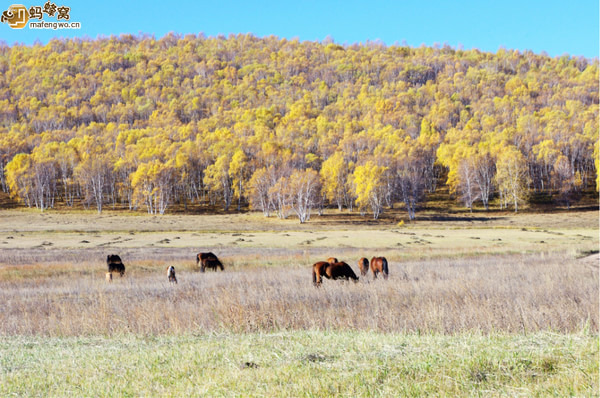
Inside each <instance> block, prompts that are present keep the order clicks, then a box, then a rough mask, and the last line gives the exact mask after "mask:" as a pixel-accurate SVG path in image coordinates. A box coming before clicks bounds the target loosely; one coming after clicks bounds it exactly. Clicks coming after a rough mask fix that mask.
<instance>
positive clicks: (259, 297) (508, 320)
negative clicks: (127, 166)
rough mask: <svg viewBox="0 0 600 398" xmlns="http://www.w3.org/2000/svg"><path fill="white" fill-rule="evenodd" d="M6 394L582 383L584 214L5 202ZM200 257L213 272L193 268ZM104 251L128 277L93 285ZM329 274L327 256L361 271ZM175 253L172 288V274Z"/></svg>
mask: <svg viewBox="0 0 600 398" xmlns="http://www.w3.org/2000/svg"><path fill="white" fill-rule="evenodd" d="M0 245H1V246H0V248H1V249H0V302H2V311H0V336H1V337H0V358H1V359H0V395H3V396H6V395H26V396H90V395H93V396H182V395H192V396H194V395H195V396H200V395H207V396H332V395H342V396H399V395H401V396H423V395H438V396H499V395H511V396H515V395H516V396H547V395H559V396H564V395H576V396H594V394H596V393H597V391H598V386H599V383H598V360H599V353H598V352H599V349H598V348H599V347H598V328H599V305H598V296H599V283H598V211H572V212H563V213H560V212H555V213H550V214H533V213H529V214H519V215H514V214H510V213H490V214H487V213H485V214H482V213H475V214H472V215H471V214H467V215H465V214H460V215H455V216H453V215H448V216H445V217H443V218H442V217H436V216H435V215H427V214H425V215H424V216H423V217H422V220H420V221H419V222H416V223H410V224H406V225H399V224H398V223H397V222H396V221H395V220H393V219H387V220H386V219H383V220H381V221H379V222H371V221H369V219H368V218H367V217H365V218H361V216H359V215H358V214H353V215H350V214H347V215H345V216H340V215H339V214H337V213H335V212H332V213H331V214H327V213H326V214H325V215H324V216H322V217H314V218H313V220H311V221H310V222H309V223H307V224H298V223H297V220H296V221H294V220H285V221H281V220H275V219H264V218H262V217H261V216H258V215H256V214H253V213H246V214H235V215H226V214H222V215H192V216H186V215H169V216H162V217H147V216H139V215H135V214H123V213H119V212H115V213H107V214H102V215H96V214H89V213H85V214H73V213H61V212H47V213H43V214H40V213H35V212H30V211H22V210H4V211H0ZM208 250H210V251H213V252H214V253H216V254H217V255H218V256H219V257H220V258H221V259H222V261H223V263H224V264H225V267H226V268H225V272H206V273H200V272H199V271H198V269H197V267H196V264H195V260H194V256H195V253H197V252H199V251H208ZM111 253H118V254H120V255H121V257H122V258H123V261H124V263H125V264H126V267H127V273H126V276H125V277H124V278H119V277H115V280H114V281H113V283H111V284H108V283H107V282H106V281H105V280H104V273H105V270H106V263H105V259H106V255H107V254H111ZM374 255H384V256H386V257H387V258H388V260H389V262H390V278H389V279H388V280H387V281H385V280H382V279H377V280H373V277H372V276H371V275H368V276H366V277H361V278H360V280H359V282H358V283H348V282H340V281H330V280H325V282H324V283H323V285H322V286H321V287H320V288H315V287H314V286H313V285H312V280H311V268H310V265H311V264H312V263H313V262H315V261H318V260H322V259H325V258H327V257H329V256H336V257H338V258H339V259H341V260H344V261H346V262H348V263H349V264H350V265H351V266H352V267H353V269H354V270H355V272H357V273H358V267H357V265H356V261H357V260H358V258H360V257H363V256H365V257H369V258H370V257H372V256H374ZM168 265H174V266H175V267H176V269H177V276H178V280H179V283H178V284H176V285H174V284H169V282H168V281H167V277H166V268H167V266H168Z"/></svg>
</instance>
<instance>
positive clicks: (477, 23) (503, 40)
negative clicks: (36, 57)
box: [0, 0, 599, 58]
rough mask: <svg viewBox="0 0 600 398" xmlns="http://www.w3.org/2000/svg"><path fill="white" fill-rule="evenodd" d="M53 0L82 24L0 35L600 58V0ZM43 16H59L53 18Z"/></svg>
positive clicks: (29, 0)
mask: <svg viewBox="0 0 600 398" xmlns="http://www.w3.org/2000/svg"><path fill="white" fill-rule="evenodd" d="M3 1H4V3H3V5H2V10H1V11H4V10H6V9H8V7H9V6H10V5H11V4H23V5H24V6H26V7H27V8H29V7H31V6H44V4H45V2H46V0H39V1H35V0H23V1H22V0H13V1H12V2H10V1H8V2H7V1H6V0H3ZM50 2H51V3H54V4H56V5H57V6H63V5H64V6H67V7H71V12H70V21H72V22H80V23H81V26H82V27H81V29H79V30H35V29H30V28H29V27H25V28H23V29H21V30H17V29H12V28H10V27H8V25H7V24H2V25H1V26H0V40H3V41H5V42H6V43H7V44H8V45H12V44H14V43H15V42H18V43H24V44H27V45H30V44H32V43H33V42H34V41H35V40H36V39H37V40H40V41H41V42H42V43H47V42H48V40H50V39H51V38H53V37H89V38H96V37H97V36H98V35H103V36H110V35H116V36H118V35H120V34H123V33H132V34H138V33H149V34H154V35H155V36H156V37H157V38H158V37H162V36H164V35H165V34H166V33H168V32H176V33H181V34H186V33H200V32H203V33H204V34H205V35H206V36H216V35H218V34H225V35H228V34H230V33H253V34H254V35H256V36H259V37H263V36H268V35H275V36H278V37H285V38H288V39H289V38H294V37H297V38H299V39H300V40H302V41H304V40H311V41H315V40H318V41H322V40H323V39H325V38H326V37H327V36H329V37H331V38H333V39H334V41H335V42H336V43H340V44H345V43H347V44H353V43H361V42H362V43H364V42H365V41H367V40H371V41H374V40H381V41H383V42H385V43H386V44H388V45H392V44H395V43H399V44H402V43H406V44H408V45H410V46H412V47H418V46H420V45H421V44H425V45H427V46H432V45H434V44H435V43H439V44H440V45H443V44H445V43H447V44H449V45H450V46H452V47H459V46H462V47H464V48H465V49H470V48H478V49H480V50H482V51H490V52H496V51H497V50H498V49H499V48H500V47H504V48H507V49H518V50H521V51H523V50H532V51H534V52H535V53H540V52H542V51H545V52H546V53H548V54H549V55H550V56H560V55H563V54H569V55H573V56H580V55H583V56H585V57H588V58H593V57H598V47H599V27H598V26H599V2H598V0H582V1H576V2H568V1H566V0H562V1H555V0H546V1H527V0H521V1H513V0H505V1H501V0H493V1H486V0H479V1H451V0H448V1H416V0H412V1H410V2H409V1H401V0H398V1H353V0H345V1H325V0H322V1H312V0H308V1H302V0H295V1H284V0H280V1H251V0H246V1H244V0H230V1H228V0H219V1H211V2H208V1H183V0H179V1H177V0H175V1H170V2H151V1H148V2H141V1H128V0H121V1H116V0H103V1H93V2H89V1H81V0H54V1H53V0H51V1H50ZM145 3H146V4H145ZM574 4H575V5H574ZM1 11H0V12H1ZM44 20H45V21H50V22H56V21H57V20H56V18H49V17H45V18H44Z"/></svg>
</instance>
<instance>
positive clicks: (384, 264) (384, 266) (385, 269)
mask: <svg viewBox="0 0 600 398" xmlns="http://www.w3.org/2000/svg"><path fill="white" fill-rule="evenodd" d="M381 262H382V273H383V279H387V278H388V274H389V271H388V263H387V259H386V258H385V257H382V259H381Z"/></svg>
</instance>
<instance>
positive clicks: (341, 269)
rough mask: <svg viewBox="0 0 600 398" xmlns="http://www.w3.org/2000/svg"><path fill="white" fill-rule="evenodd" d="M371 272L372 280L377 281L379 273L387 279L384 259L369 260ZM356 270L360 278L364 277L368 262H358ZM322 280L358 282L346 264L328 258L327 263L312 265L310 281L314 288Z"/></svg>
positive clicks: (364, 259) (387, 272)
mask: <svg viewBox="0 0 600 398" xmlns="http://www.w3.org/2000/svg"><path fill="white" fill-rule="evenodd" d="M370 266H371V272H372V273H373V279H377V275H378V274H379V273H381V274H382V275H383V278H384V279H387V278H388V275H389V270H388V263H387V260H386V258H385V257H373V258H372V259H371V263H370ZM358 269H359V270H360V274H361V275H362V276H366V275H367V273H368V272H369V260H367V259H366V258H365V257H363V258H361V259H360V260H358ZM323 278H327V279H345V280H350V279H352V280H353V281H354V282H357V281H358V276H356V274H355V273H354V271H353V270H352V267H350V266H349V265H348V264H346V263H345V262H343V261H338V259H337V258H335V257H330V258H328V259H327V261H319V262H317V263H315V264H313V269H312V279H313V284H314V285H315V286H319V285H320V284H321V283H322V282H323Z"/></svg>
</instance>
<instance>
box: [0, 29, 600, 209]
mask: <svg viewBox="0 0 600 398" xmlns="http://www.w3.org/2000/svg"><path fill="white" fill-rule="evenodd" d="M0 71H1V72H2V73H1V74H0V115H1V117H0V185H1V187H2V189H3V190H4V191H5V192H10V194H11V195H12V197H13V198H15V199H18V200H19V202H20V203H21V204H24V205H26V206H31V207H37V208H39V209H41V210H44V209H46V208H51V207H55V206H57V205H60V206H66V207H76V208H77V207H81V206H84V207H94V208H96V209H97V210H98V212H101V211H102V209H103V208H105V207H106V206H110V207H111V208H112V207H117V208H125V209H144V210H147V211H148V212H149V213H153V214H156V213H161V214H162V213H164V212H170V211H172V210H173V209H175V208H177V209H187V207H188V206H206V208H214V207H215V206H219V207H222V208H224V209H226V210H228V209H230V208H234V207H237V208H238V209H239V208H245V207H246V206H248V205H249V206H250V207H251V208H252V209H257V210H261V211H262V212H263V213H264V214H265V215H271V214H276V215H278V216H279V217H282V218H285V217H288V216H290V215H291V214H295V215H297V216H298V217H299V218H300V219H301V220H302V221H305V220H307V219H308V218H309V217H310V212H311V210H312V211H317V210H318V209H321V208H322V207H323V206H337V207H338V208H340V209H341V208H344V207H347V208H349V209H356V208H358V209H359V210H360V211H361V212H369V213H372V215H373V217H374V218H378V217H379V216H380V214H381V213H382V212H384V211H387V209H389V208H390V207H392V206H393V205H395V204H396V205H400V206H402V207H403V208H404V209H406V211H407V214H408V217H409V219H413V218H414V217H415V212H416V211H417V210H418V209H419V206H420V205H421V204H422V203H423V200H424V198H425V197H426V196H427V195H429V196H431V195H432V193H434V192H436V191H437V190H439V188H444V190H445V192H447V194H446V197H448V195H449V196H450V197H452V198H453V200H454V199H455V200H456V201H457V202H459V203H460V204H461V205H463V206H466V207H472V206H473V205H474V204H475V205H476V206H481V207H484V208H488V207H490V206H492V207H495V208H497V209H499V210H502V209H510V210H511V211H512V210H515V211H517V210H519V209H522V208H523V206H527V205H529V204H536V203H538V202H539V201H540V200H541V201H542V202H544V203H546V204H550V205H551V206H566V207H570V206H572V205H573V204H576V203H577V202H578V200H579V199H580V198H581V197H582V195H583V194H584V193H585V192H588V193H589V192H591V191H592V190H594V189H597V187H598V171H597V170H598V151H599V144H598V128H599V127H598V103H599V99H598V91H599V87H598V60H589V59H584V58H573V57H569V56H563V57H557V58H550V57H548V56H546V55H543V54H534V53H531V52H524V53H521V52H519V51H514V50H499V51H498V52H497V53H495V54H492V53H484V52H480V51H478V50H468V51H464V50H457V49H454V48H451V47H448V46H445V47H443V48H429V47H420V48H410V47H402V46H390V47H387V46H384V45H382V44H380V43H373V42H367V43H366V44H363V45H357V44H355V45H345V46H341V45H338V44H336V43H333V42H327V41H325V42H322V43H318V42H299V41H294V40H292V41H289V40H286V39H279V38H277V37H266V38H257V37H254V36H252V35H237V36H233V35H232V36H229V37H228V38H225V37H216V38H215V37H208V38H207V37H203V36H193V35H188V36H185V37H180V36H177V35H173V34H171V35H167V36H165V37H162V38H160V39H156V38H154V37H150V36H131V35H124V36H120V37H110V38H99V39H96V40H89V39H76V40H64V41H59V40H53V41H51V42H50V43H48V44H47V45H45V46H42V45H35V46H32V47H29V46H12V47H9V46H3V47H0ZM594 160H595V162H596V163H595V164H594ZM540 198H541V199H540ZM595 202H597V199H596V200H595Z"/></svg>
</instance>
